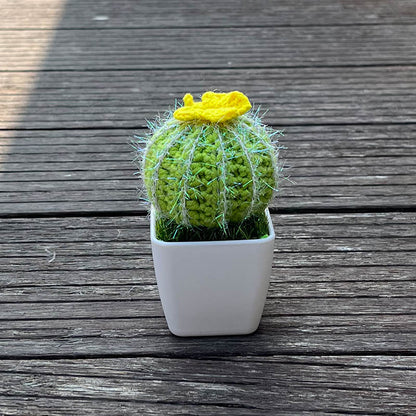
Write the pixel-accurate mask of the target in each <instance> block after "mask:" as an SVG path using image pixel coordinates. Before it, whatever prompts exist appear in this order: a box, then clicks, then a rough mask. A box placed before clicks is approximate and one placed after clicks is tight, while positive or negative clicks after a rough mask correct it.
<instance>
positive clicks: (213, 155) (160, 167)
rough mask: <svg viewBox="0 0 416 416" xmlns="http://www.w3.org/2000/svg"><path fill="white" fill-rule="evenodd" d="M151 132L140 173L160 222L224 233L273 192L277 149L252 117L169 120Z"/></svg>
mask: <svg viewBox="0 0 416 416" xmlns="http://www.w3.org/2000/svg"><path fill="white" fill-rule="evenodd" d="M151 127H153V126H151ZM152 133H153V134H152V135H151V136H149V137H148V138H147V140H146V148H145V150H144V155H143V161H142V171H143V179H144V185H145V189H146V192H147V196H148V200H149V201H150V202H151V204H153V205H154V207H155V209H156V211H157V212H158V215H159V217H160V218H165V219H167V220H169V221H171V222H172V223H173V224H177V225H178V226H185V227H206V228H218V227H220V228H222V229H223V230H226V229H227V227H228V224H229V223H238V222H242V221H243V220H245V219H247V218H249V217H251V216H253V215H257V216H258V215H259V214H262V213H263V212H264V210H265V208H266V207H267V205H268V203H269V202H270V200H271V198H272V196H273V191H274V190H276V188H277V177H278V168H277V154H278V148H277V147H276V146H275V145H274V144H272V142H271V139H270V137H271V136H272V135H273V134H275V133H276V132H272V131H271V130H270V129H268V128H267V127H266V126H264V125H263V124H261V122H260V120H259V119H258V118H257V116H256V115H255V114H252V113H249V114H247V115H244V116H240V117H238V118H236V119H233V120H230V121H228V122H226V123H218V124H214V123H207V124H201V123H199V124H193V123H188V122H180V121H178V120H176V119H174V118H172V117H171V116H169V117H168V118H167V119H166V120H164V121H163V122H162V123H161V125H160V127H158V128H154V129H153V132H152Z"/></svg>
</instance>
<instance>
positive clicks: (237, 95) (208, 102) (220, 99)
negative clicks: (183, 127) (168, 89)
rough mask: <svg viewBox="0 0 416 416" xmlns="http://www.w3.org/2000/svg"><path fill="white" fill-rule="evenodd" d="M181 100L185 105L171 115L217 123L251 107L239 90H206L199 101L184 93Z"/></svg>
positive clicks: (236, 115) (230, 118)
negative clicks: (218, 91)
mask: <svg viewBox="0 0 416 416" xmlns="http://www.w3.org/2000/svg"><path fill="white" fill-rule="evenodd" d="M183 101H184V104H185V105H184V106H183V107H181V108H178V109H177V110H176V111H175V112H174V113H173V117H175V118H176V119H177V120H180V121H201V122H210V123H219V122H224V121H228V120H232V119H233V118H236V117H238V116H241V115H243V114H245V113H246V112H247V111H249V110H250V109H251V104H250V101H249V99H248V98H247V97H246V96H245V95H244V94H243V93H242V92H239V91H232V92H228V93H217V92H213V91H207V92H206V93H204V94H203V95H202V98H201V101H199V102H194V99H193V97H192V95H191V94H186V95H185V96H184V97H183Z"/></svg>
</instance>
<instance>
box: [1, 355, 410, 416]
mask: <svg viewBox="0 0 416 416" xmlns="http://www.w3.org/2000/svg"><path fill="white" fill-rule="evenodd" d="M414 364H415V361H414V359H412V358H406V357H400V356H398V357H394V358H393V357H386V358H384V359H378V358H377V357H371V356H364V357H359V358H356V357H354V356H346V357H337V358H335V359H334V358H332V357H329V358H326V357H319V356H311V357H296V356H286V355H284V356H276V357H265V358H260V359H259V358H254V359H253V358H250V357H235V358H231V359H222V360H220V361H217V360H213V359H210V358H206V357H201V359H197V360H195V359H186V358H185V359H180V360H175V359H165V358H145V357H141V358H134V359H129V358H125V359H117V360H114V359H100V360H83V362H82V363H80V362H79V361H73V360H62V361H53V362H50V361H46V360H36V361H28V362H21V361H7V362H4V363H3V364H1V366H0V373H1V375H2V381H3V382H2V387H1V390H0V392H1V393H0V394H2V396H3V397H4V396H6V397H7V398H8V399H9V400H8V402H9V403H7V402H6V403H7V404H8V406H10V405H11V403H10V402H11V401H12V400H13V399H14V400H18V398H20V397H25V398H26V403H27V404H28V406H30V407H31V408H32V409H34V410H36V411H39V410H40V409H42V408H43V409H45V407H44V406H45V404H46V403H45V401H46V399H49V398H50V399H51V403H53V404H54V406H53V408H54V409H56V407H55V406H56V404H55V403H59V402H60V404H61V406H62V405H63V403H64V402H65V400H66V401H70V402H71V403H72V404H73V406H75V408H78V409H81V406H82V405H83V406H85V403H88V404H87V405H86V407H87V408H88V409H89V410H88V411H89V412H92V411H98V410H100V412H101V409H103V408H104V406H103V405H102V404H101V405H100V400H101V401H104V403H105V407H106V411H107V412H108V411H109V409H113V411H115V409H120V406H121V409H123V405H125V406H126V408H125V409H130V410H132V407H131V406H132V405H133V403H134V405H135V406H137V407H136V411H137V410H140V412H141V414H155V413H154V412H155V408H156V406H157V408H158V409H161V408H163V409H164V411H166V412H167V413H166V414H194V413H193V412H195V411H196V412H197V413H198V414H213V413H207V412H209V411H210V412H218V413H216V414H227V415H228V414H232V415H233V414H241V415H248V414H253V412H255V414H258V413H257V412H259V414H265V413H264V412H269V413H267V414H271V412H273V414H277V415H285V414H286V415H287V414H290V413H291V412H294V411H297V412H299V413H297V414H300V415H302V414H305V413H303V412H311V414H320V413H321V412H326V411H327V412H328V413H326V414H342V413H343V414H346V413H347V412H348V414H354V411H360V412H361V414H362V412H369V413H368V414H387V413H386V412H393V411H394V412H395V413H396V412H398V411H400V414H411V413H412V412H413V411H414V410H415V409H416V407H415V402H414V394H415V391H414V385H415V381H416V379H415V373H414V371H412V366H414ZM219 366H220V367H219ZM219 368H221V370H220V371H219ZM381 372H382V375H381ZM179 374H180V376H178V375H179ZM341 386H342V387H341ZM2 396H0V400H1V401H2ZM160 397H163V398H164V400H163V402H162V403H160V401H161V400H160ZM316 397H319V405H317V403H316ZM160 406H163V407H160ZM195 406H198V407H201V409H202V410H201V411H199V410H196V409H195ZM6 408H7V407H6ZM230 408H231V412H229V411H228V409H230ZM335 408H336V409H337V410H335V411H333V410H332V409H335ZM118 411H119V410H118ZM179 412H180V413H179ZM188 412H189V413H188ZM234 412H237V413H234ZM250 412H251V413H250ZM83 414H84V412H83ZM104 414H108V413H104ZM164 414H165V413H164ZM292 414H293V413H292ZM306 414H307V413H306ZM366 414H367V413H366ZM396 414H397V413H396Z"/></svg>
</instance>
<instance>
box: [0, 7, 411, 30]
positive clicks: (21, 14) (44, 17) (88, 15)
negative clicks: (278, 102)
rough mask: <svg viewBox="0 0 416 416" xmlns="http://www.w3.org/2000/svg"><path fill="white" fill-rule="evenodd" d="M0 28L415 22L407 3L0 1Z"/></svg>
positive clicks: (324, 24)
mask: <svg viewBox="0 0 416 416" xmlns="http://www.w3.org/2000/svg"><path fill="white" fill-rule="evenodd" d="M1 11H2V19H0V28H1V29H16V28H18V29H42V28H49V25H48V23H49V22H50V20H51V19H58V18H59V17H61V20H60V22H59V26H58V27H59V28H60V29H64V28H65V29H78V28H79V29H88V28H107V29H108V28H125V29H130V28H135V27H155V28H163V27H221V26H233V27H235V26H253V25H256V26H268V25H269V26H270V25H273V26H274V25H278V26H292V25H323V26H327V25H338V24H340V25H349V24H366V23H367V24H385V23H400V24H406V23H407V24H408V23H414V22H415V13H414V3H413V2H412V1H411V0H396V1H394V0H387V1H383V2H373V1H366V2H365V1H364V2H361V3H360V4H359V7H357V3H356V2H354V1H353V0H348V1H345V0H344V1H342V0H334V1H333V0H321V1H319V2H311V1H308V0H296V1H293V0H283V1H282V0H280V1H279V2H270V1H267V0H256V1H255V2H249V3H245V2H244V3H241V2H238V1H228V2H227V3H224V2H222V1H220V0H215V1H210V2H203V3H200V2H198V3H195V2H193V1H190V0H186V1H183V0H181V1H169V2H167V3H166V2H165V3H163V7H160V3H159V2H154V1H148V2H147V1H146V2H145V1H140V2H132V1H129V0H121V1H120V0H119V1H118V2H117V8H115V7H114V5H113V3H112V2H111V1H105V0H100V1H80V0H71V1H69V2H64V1H62V0H37V1H36V7H35V6H34V4H33V1H30V0H18V1H17V0H3V1H2V10H1Z"/></svg>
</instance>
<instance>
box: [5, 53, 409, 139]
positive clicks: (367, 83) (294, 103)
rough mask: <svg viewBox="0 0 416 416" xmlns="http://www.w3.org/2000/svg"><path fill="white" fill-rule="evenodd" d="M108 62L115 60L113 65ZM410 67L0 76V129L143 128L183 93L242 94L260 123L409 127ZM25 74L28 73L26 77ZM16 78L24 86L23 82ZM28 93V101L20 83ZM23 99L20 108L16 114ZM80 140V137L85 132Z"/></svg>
mask: <svg viewBox="0 0 416 416" xmlns="http://www.w3.org/2000/svg"><path fill="white" fill-rule="evenodd" d="M113 61H117V59H114V60H113ZM415 73H416V72H415V71H414V70H413V67H412V66H406V65H404V66H386V67H379V66H376V67H371V68H367V67H357V68H348V67H340V68H291V69H287V68H279V69H275V68H270V69H268V68H259V69H206V70H200V69H190V68H188V69H186V70H169V71H154V70H149V71H147V70H146V71H135V70H128V71H106V70H105V71H103V70H97V71H59V72H42V73H36V72H31V73H27V72H0V82H1V83H2V84H3V85H4V88H2V96H1V97H2V101H1V104H0V116H1V117H0V120H1V121H0V128H3V129H4V128H8V125H9V123H10V121H11V116H10V114H11V113H13V120H15V119H16V118H17V120H18V122H19V123H18V125H17V127H18V128H19V129H31V128H32V129H34V128H36V129H51V128H53V129H62V128H71V129H73V128H88V129H90V128H94V127H95V128H100V127H108V128H117V127H118V128H119V127H124V128H129V129H131V130H134V129H137V128H140V127H146V119H149V120H152V119H154V117H155V116H156V115H157V114H158V113H160V112H161V111H165V110H167V109H169V108H172V107H173V106H174V104H175V99H177V100H181V98H182V97H183V95H184V94H185V93H186V92H191V93H193V94H194V95H195V96H197V97H198V96H199V95H200V94H201V93H202V92H203V91H205V90H212V89H213V90H219V91H227V90H229V89H238V90H242V91H244V92H245V93H246V94H247V95H248V96H249V97H250V100H251V101H252V103H253V105H254V106H255V107H256V108H257V107H258V106H260V107H261V108H264V109H267V110H268V111H267V112H266V114H265V115H264V122H265V123H266V124H271V125H275V126H279V127H280V128H288V127H290V126H299V125H307V126H309V125H319V126H322V125H328V124H329V125H334V124H335V125H337V124H376V123H377V124H383V125H385V124H393V123H401V124H408V123H415V122H416V118H415V116H414V111H413V110H414V107H415V85H416V77H415ZM29 74H31V75H30V76H29ZM22 77H24V81H25V83H23V84H22ZM29 78H31V80H32V83H33V84H32V85H33V88H32V89H31V90H30V96H29V97H28V96H27V94H28V90H27V83H28V82H29V80H28V79H29ZM22 97H24V98H25V101H27V104H26V106H25V107H23V108H20V107H19V109H18V111H17V110H16V106H18V104H20V103H21V101H22ZM86 134H87V132H86Z"/></svg>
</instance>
